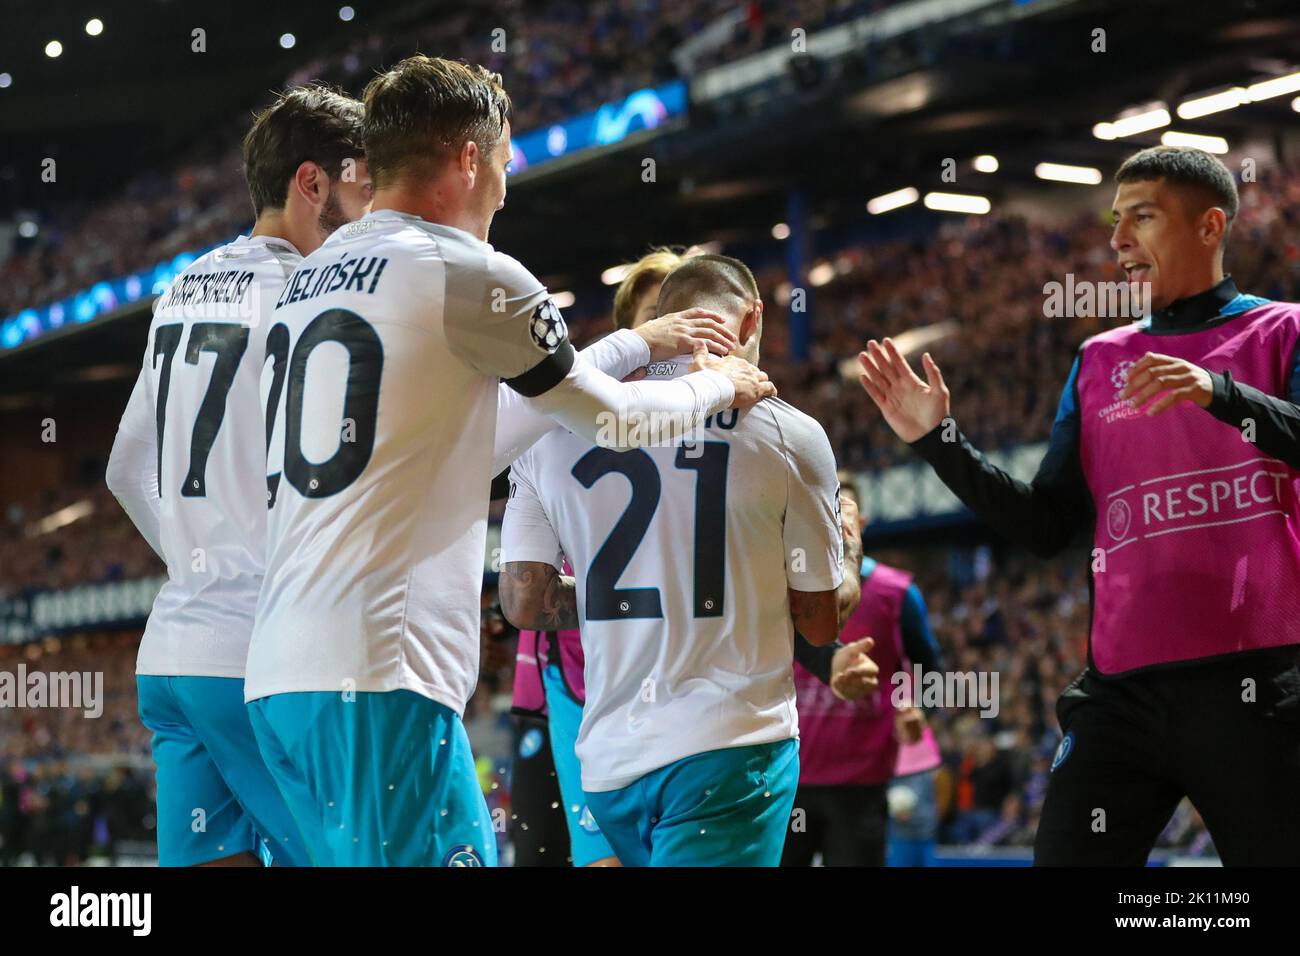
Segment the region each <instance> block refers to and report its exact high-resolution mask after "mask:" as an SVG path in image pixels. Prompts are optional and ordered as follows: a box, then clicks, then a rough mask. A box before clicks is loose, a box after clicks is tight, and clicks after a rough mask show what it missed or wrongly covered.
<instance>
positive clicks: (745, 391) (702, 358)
mask: <svg viewBox="0 0 1300 956" xmlns="http://www.w3.org/2000/svg"><path fill="white" fill-rule="evenodd" d="M701 369H710V370H712V371H714V372H721V373H722V374H723V375H725V376H727V378H729V379H731V384H732V385H734V386H735V387H736V400H735V401H733V402H732V403H731V407H732V408H749V407H750V406H751V405H757V404H758V403H759V402H761V401H762V400H763V399H765V398H771V397H772V396H774V395H775V394H776V386H775V385H773V384H772V383H771V382H770V381H769V380H768V377H767V373H766V372H764V371H761V370H760V369H759V368H758V366H756V365H752V364H750V363H749V362H746V361H745V360H744V359H743V358H740V357H738V356H735V355H728V356H726V357H725V358H718V357H717V356H715V355H710V354H709V350H708V349H706V348H705V347H704V346H703V345H700V346H697V347H696V349H695V361H693V362H692V363H691V371H692V372H698V371H700V370H701Z"/></svg>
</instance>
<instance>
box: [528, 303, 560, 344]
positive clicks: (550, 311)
mask: <svg viewBox="0 0 1300 956" xmlns="http://www.w3.org/2000/svg"><path fill="white" fill-rule="evenodd" d="M528 331H529V332H531V333H532V336H533V341H534V342H536V343H537V346H538V348H542V349H545V350H546V351H548V352H554V351H555V350H556V349H557V348H559V347H560V343H561V342H563V341H564V340H565V339H566V338H568V337H569V330H568V329H567V328H565V326H564V316H562V315H560V310H559V309H558V308H556V305H555V303H554V302H552V301H551V300H550V299H543V300H542V302H541V303H540V304H539V305H538V306H537V308H536V309H534V310H533V316H532V318H531V319H529V320H528Z"/></svg>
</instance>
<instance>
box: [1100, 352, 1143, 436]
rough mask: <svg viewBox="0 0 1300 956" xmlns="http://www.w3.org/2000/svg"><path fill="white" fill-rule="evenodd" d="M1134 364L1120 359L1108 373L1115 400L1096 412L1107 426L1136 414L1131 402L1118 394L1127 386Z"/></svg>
mask: <svg viewBox="0 0 1300 956" xmlns="http://www.w3.org/2000/svg"><path fill="white" fill-rule="evenodd" d="M1136 364H1137V363H1136V362H1134V361H1133V360H1132V359H1121V360H1120V361H1119V362H1117V363H1115V367H1114V368H1113V369H1111V371H1110V384H1111V385H1112V386H1114V388H1115V399H1114V401H1112V402H1111V403H1110V404H1109V405H1107V406H1106V407H1105V408H1102V409H1101V410H1100V411H1098V412H1097V415H1098V417H1100V418H1101V420H1102V421H1104V422H1105V423H1106V424H1108V425H1109V424H1110V423H1111V422H1114V421H1119V420H1120V419H1124V418H1133V417H1134V416H1136V415H1137V414H1138V410H1137V408H1136V407H1134V405H1133V403H1132V402H1131V401H1128V400H1126V399H1122V398H1120V397H1119V393H1120V392H1122V391H1124V386H1125V385H1127V384H1128V373H1129V372H1131V371H1132V370H1133V366H1134V365H1136Z"/></svg>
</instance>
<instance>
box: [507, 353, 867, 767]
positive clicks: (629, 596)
mask: <svg viewBox="0 0 1300 956" xmlns="http://www.w3.org/2000/svg"><path fill="white" fill-rule="evenodd" d="M686 361H688V360H685V359H679V360H677V361H675V362H670V363H656V364H654V365H652V366H650V373H649V374H650V377H654V376H656V375H657V376H668V377H671V376H675V375H677V374H680V372H681V371H682V370H683V369H684V368H685V362H686ZM510 477H511V489H510V498H509V501H508V503H507V506H506V513H505V519H504V525H503V527H502V540H501V547H502V561H503V562H514V561H538V562H541V561H544V562H547V563H550V564H552V565H554V566H555V567H556V568H559V567H560V566H561V564H562V563H563V559H564V557H565V556H567V557H568V559H569V562H570V564H571V565H572V566H573V569H574V576H575V579H576V581H577V588H578V592H577V599H578V614H579V619H580V621H581V632H582V649H583V652H584V654H585V655H586V669H585V680H586V693H587V700H586V704H585V705H584V707H583V712H582V727H581V729H580V731H579V733H578V742H577V753H578V758H579V760H580V761H581V764H582V786H583V788H584V789H586V790H591V791H603V790H613V789H617V788H620V787H624V786H627V785H628V784H630V783H631V782H633V781H634V780H636V779H638V778H639V777H641V776H643V775H645V774H646V773H649V772H650V771H652V770H655V769H658V768H660V767H663V766H666V765H667V764H670V763H672V762H673V761H675V760H679V759H681V758H683V757H688V756H691V755H693V754H697V753H703V752H705V751H708V750H716V749H720V748H724V747H741V746H748V745H751V744H759V743H768V742H772V741H778V740H784V739H789V738H791V737H796V736H797V735H798V723H797V720H798V718H797V713H796V710H795V691H794V678H793V673H792V668H791V660H792V657H793V641H794V626H793V623H792V621H791V618H790V603H789V596H788V593H787V588H792V589H794V590H797V591H826V590H830V589H832V588H837V587H839V585H840V582H841V581H842V580H843V539H842V537H841V533H840V528H839V518H838V512H839V497H838V490H839V484H838V482H837V480H836V477H835V458H834V455H833V453H832V451H831V447H830V443H829V441H828V440H827V438H826V433H825V432H824V431H823V429H822V427H821V425H819V424H818V423H817V422H816V421H814V420H813V419H812V418H809V417H808V416H807V415H805V414H803V413H802V412H800V411H798V410H797V409H795V408H793V407H792V406H790V405H788V404H787V403H785V402H783V401H780V400H779V399H767V400H765V401H762V402H760V403H759V404H758V405H756V406H754V407H753V408H752V409H749V410H747V411H740V412H737V411H736V410H734V409H732V410H729V411H724V412H720V413H718V414H716V415H713V416H711V417H710V418H709V419H708V421H707V422H706V424H705V427H704V428H703V429H702V430H700V431H698V432H697V433H696V434H695V435H694V436H693V437H691V438H689V439H687V440H685V441H681V440H679V441H678V442H676V443H674V444H672V445H670V446H663V447H652V448H645V449H638V450H634V451H628V452H622V453H619V452H611V451H608V450H606V449H601V448H596V447H593V446H592V445H591V444H590V443H589V442H586V441H584V440H583V439H582V438H580V437H578V436H576V435H573V434H572V433H570V432H568V431H565V430H564V429H556V430H554V431H552V432H551V433H550V434H548V435H547V436H546V437H545V438H543V439H542V440H541V441H540V442H538V443H537V444H536V445H534V446H533V448H532V449H531V450H530V451H528V452H527V453H525V454H524V455H523V456H521V457H520V458H519V459H518V460H517V461H516V462H515V464H514V466H513V467H512V469H511V475H510Z"/></svg>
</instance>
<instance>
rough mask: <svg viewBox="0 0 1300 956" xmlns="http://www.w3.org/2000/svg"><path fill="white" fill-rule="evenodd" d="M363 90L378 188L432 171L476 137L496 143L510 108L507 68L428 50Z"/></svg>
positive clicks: (482, 143) (368, 149)
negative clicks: (493, 68) (431, 53)
mask: <svg viewBox="0 0 1300 956" xmlns="http://www.w3.org/2000/svg"><path fill="white" fill-rule="evenodd" d="M362 95H363V97H364V98H365V102H366V119H365V143H366V157H367V159H368V161H369V164H370V176H371V179H372V180H373V181H374V184H375V188H376V189H380V188H383V187H385V186H390V185H392V184H393V183H394V182H395V181H396V180H398V179H399V178H400V177H402V176H403V175H407V174H414V175H417V176H420V175H427V174H428V173H430V172H431V171H432V170H433V169H434V168H435V165H436V164H437V163H439V162H441V161H444V160H445V159H446V158H447V157H448V156H449V155H451V154H453V153H457V152H459V151H460V150H461V148H462V147H463V146H464V145H465V144H466V143H468V142H471V141H473V142H475V143H477V144H478V145H479V147H480V148H481V149H485V150H486V149H490V148H492V147H494V146H496V145H497V143H499V142H500V141H501V136H502V135H503V134H504V132H505V124H506V120H507V119H508V118H509V116H510V97H509V95H508V94H507V93H506V90H505V87H504V86H503V85H502V83H501V75H500V74H499V73H491V72H489V71H488V70H486V69H485V68H483V67H482V66H470V65H468V64H465V63H459V62H456V61H455V60H445V59H443V58H442V57H429V56H425V55H424V54H422V53H420V54H416V55H415V56H409V57H407V58H406V59H405V60H403V61H402V62H400V63H398V64H397V65H396V66H395V67H393V68H392V69H391V70H389V71H388V72H386V73H381V74H380V75H379V76H377V77H375V78H374V79H373V80H371V81H370V82H369V83H368V84H366V90H365V93H364V94H362Z"/></svg>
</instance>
